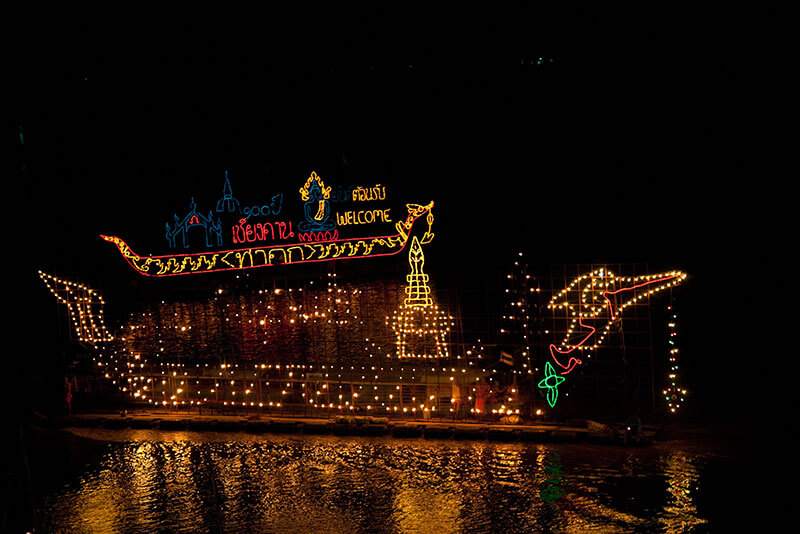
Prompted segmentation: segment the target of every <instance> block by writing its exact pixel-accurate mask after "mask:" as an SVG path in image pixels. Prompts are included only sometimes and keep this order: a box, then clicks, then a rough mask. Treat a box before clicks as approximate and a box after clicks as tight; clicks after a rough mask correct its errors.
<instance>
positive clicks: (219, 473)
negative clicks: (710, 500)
mask: <svg viewBox="0 0 800 534" xmlns="http://www.w3.org/2000/svg"><path fill="white" fill-rule="evenodd" d="M72 432H73V433H74V434H78V435H82V436H85V437H90V438H93V439H96V440H103V441H105V445H104V447H103V448H102V449H101V450H100V453H99V454H97V456H96V457H95V458H94V459H93V460H91V461H90V462H89V463H88V464H86V465H80V466H78V469H75V470H74V471H73V472H72V473H71V474H70V475H69V476H67V477H66V478H68V480H65V481H61V482H59V484H58V485H56V486H55V488H54V489H48V490H46V491H45V492H44V493H45V494H43V495H39V496H38V499H37V506H38V510H37V517H38V518H39V523H40V525H39V527H40V528H39V530H41V531H44V532H56V531H68V532H125V533H128V532H336V533H348V532H392V533H395V532H397V533H401V532H435V533H442V534H444V533H450V532H542V531H544V532H547V531H552V532H587V531H590V532H670V533H672V532H706V531H708V530H710V524H709V517H708V516H706V517H704V516H703V515H701V514H700V513H699V512H698V506H697V496H698V495H699V494H702V492H703V491H704V488H703V486H702V484H701V480H702V478H701V473H702V471H703V469H704V467H705V466H706V465H708V464H709V462H715V461H716V462H719V461H725V458H720V457H715V456H714V455H712V454H710V453H704V452H698V451H696V450H687V449H685V448H681V447H680V446H679V445H676V444H675V443H671V444H657V445H654V446H652V447H648V448H643V449H629V448H622V447H605V446H594V445H588V444H522V443H512V444H505V443H502V444H501V443H492V442H478V441H466V442H459V441H426V440H396V439H392V438H358V437H334V436H317V437H314V436H276V435H269V436H254V435H249V434H222V433H195V432H156V431H144V430H113V431H111V430H97V429H91V430H90V429H83V430H74V431H72ZM51 486H52V485H48V487H51Z"/></svg>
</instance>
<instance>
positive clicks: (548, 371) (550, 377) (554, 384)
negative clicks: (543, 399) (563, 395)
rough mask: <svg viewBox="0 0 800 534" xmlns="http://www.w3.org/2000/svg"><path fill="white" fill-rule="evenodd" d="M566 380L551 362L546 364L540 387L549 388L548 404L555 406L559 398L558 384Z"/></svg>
mask: <svg viewBox="0 0 800 534" xmlns="http://www.w3.org/2000/svg"><path fill="white" fill-rule="evenodd" d="M564 380H566V378H564V377H563V376H558V375H557V374H556V371H555V369H553V366H552V365H551V364H550V362H547V363H545V365H544V378H543V379H542V380H541V381H540V382H539V387H540V388H542V389H545V388H547V404H549V405H550V407H551V408H553V407H555V405H556V401H557V400H558V385H559V384H560V383H561V382H563V381H564Z"/></svg>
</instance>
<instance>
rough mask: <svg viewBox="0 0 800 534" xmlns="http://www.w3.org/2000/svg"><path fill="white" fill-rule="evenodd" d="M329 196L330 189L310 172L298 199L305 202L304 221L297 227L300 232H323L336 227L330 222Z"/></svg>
mask: <svg viewBox="0 0 800 534" xmlns="http://www.w3.org/2000/svg"><path fill="white" fill-rule="evenodd" d="M330 196H331V188H330V187H325V184H324V183H323V182H322V178H320V177H319V176H318V175H317V173H316V172H312V173H311V176H309V177H308V180H306V183H305V185H304V186H303V187H301V188H300V197H301V198H302V199H303V200H304V201H305V204H303V215H304V216H305V219H306V220H305V221H303V222H301V223H300V224H298V225H297V227H298V228H299V229H300V231H301V232H325V231H329V230H333V229H334V228H335V227H336V223H335V222H334V221H332V220H331V208H330V205H329V203H328V200H329V199H330Z"/></svg>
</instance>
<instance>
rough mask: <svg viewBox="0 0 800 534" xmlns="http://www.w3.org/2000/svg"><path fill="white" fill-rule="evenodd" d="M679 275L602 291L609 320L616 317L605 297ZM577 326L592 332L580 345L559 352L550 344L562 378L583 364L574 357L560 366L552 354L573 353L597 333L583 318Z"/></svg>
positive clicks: (677, 276)
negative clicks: (609, 316) (584, 322)
mask: <svg viewBox="0 0 800 534" xmlns="http://www.w3.org/2000/svg"><path fill="white" fill-rule="evenodd" d="M681 275H682V273H681V274H673V275H670V276H665V277H663V278H656V279H655V280H648V281H647V282H644V283H641V284H638V285H635V286H631V287H623V288H621V289H617V290H616V291H603V298H604V299H606V304H608V312H609V313H610V314H611V320H614V319H616V315H615V314H614V307H613V305H612V304H611V299H609V298H608V296H607V295H616V294H617V293H620V292H622V291H631V290H633V289H638V288H640V287H644V286H647V285H650V284H655V283H656V282H663V281H665V280H672V279H673V278H680V276H681ZM578 324H579V325H581V327H583V328H590V329H591V330H592V331H591V332H589V333H588V334H587V335H586V337H585V338H583V339H582V340H581V342H580V343H578V344H577V345H574V346H573V347H572V348H571V349H569V350H559V349H558V347H556V346H555V344H553V343H551V344H550V356H551V357H552V358H553V361H554V362H556V365H558V366H559V367H561V368H562V369H566V370H565V371H564V372H562V373H561V375H562V376H563V375H567V374H569V373H571V372H572V370H573V369H575V367H576V366H577V365H579V364H582V363H583V362H582V361H581V360H579V359H578V358H575V357H574V356H570V358H569V361H568V362H567V365H564V364H562V363H561V362H559V361H558V359H557V358H556V355H555V354H554V353H553V351H555V352H558V353H559V354H569V353H570V352H572V351H574V350H575V349H577V348H578V347H580V346H581V345H583V344H584V343H586V342H587V341H588V340H589V338H590V337H592V336H593V335H594V334H595V333H596V332H597V329H596V328H594V327H592V326H588V325H585V324H583V317H579V318H578Z"/></svg>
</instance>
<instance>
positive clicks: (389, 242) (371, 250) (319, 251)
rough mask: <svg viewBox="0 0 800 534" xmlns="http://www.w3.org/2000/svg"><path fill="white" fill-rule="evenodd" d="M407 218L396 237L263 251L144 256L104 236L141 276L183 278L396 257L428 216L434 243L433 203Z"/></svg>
mask: <svg viewBox="0 0 800 534" xmlns="http://www.w3.org/2000/svg"><path fill="white" fill-rule="evenodd" d="M406 208H407V210H408V216H407V217H406V219H405V220H404V221H398V222H397V224H396V225H395V229H396V230H397V234H393V235H387V236H377V237H357V238H348V239H336V240H330V241H320V242H313V243H309V242H303V241H300V242H293V243H282V244H279V245H270V246H263V247H250V248H240V249H233V250H218V251H208V252H200V253H192V254H169V255H164V256H141V255H139V254H136V253H135V252H134V251H133V250H132V249H131V248H130V247H129V246H128V244H127V243H126V242H125V241H123V240H122V239H120V238H119V237H115V236H106V235H101V236H100V237H102V238H103V239H105V240H106V241H109V242H111V243H114V244H115V245H116V246H117V248H118V249H119V251H120V253H121V254H122V256H123V257H124V258H125V260H126V261H127V262H128V263H129V264H130V265H131V267H133V268H134V269H135V270H136V271H138V272H139V273H140V274H143V275H145V276H154V277H163V276H178V275H183V274H195V273H211V272H218V271H230V270H239V269H253V268H257V267H269V266H272V265H288V264H295V263H312V262H320V261H333V260H339V259H353V258H373V257H378V256H393V255H395V254H398V253H399V252H401V251H402V250H403V249H404V248H405V246H406V244H407V243H408V240H409V236H410V235H411V229H412V228H413V226H414V223H415V222H416V221H417V220H418V219H419V218H420V217H422V216H423V215H425V214H426V213H427V223H428V229H427V231H426V232H425V233H424V235H423V237H422V239H421V240H420V242H421V243H423V244H425V243H429V242H430V241H431V240H432V239H433V232H432V231H431V228H432V225H433V212H432V210H433V202H430V203H428V204H427V205H424V206H423V205H420V204H407V205H406Z"/></svg>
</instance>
